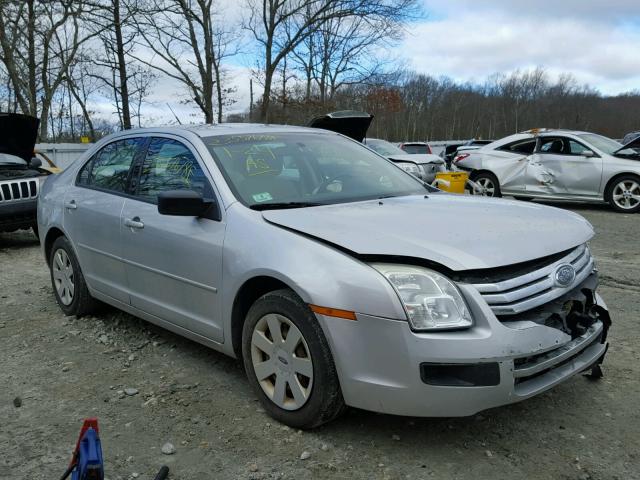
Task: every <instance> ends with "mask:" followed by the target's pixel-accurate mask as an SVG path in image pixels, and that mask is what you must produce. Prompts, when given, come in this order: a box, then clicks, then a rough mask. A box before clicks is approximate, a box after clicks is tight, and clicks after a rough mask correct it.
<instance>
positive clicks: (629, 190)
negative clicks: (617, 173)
mask: <svg viewBox="0 0 640 480" xmlns="http://www.w3.org/2000/svg"><path fill="white" fill-rule="evenodd" d="M605 200H606V201H607V202H609V205H611V207H612V208H613V209H614V210H615V211H617V212H622V213H635V212H638V211H640V177H636V176H635V175H623V176H622V177H619V178H617V179H616V180H615V181H614V183H613V185H612V186H611V188H609V189H608V192H607V198H606V199H605Z"/></svg>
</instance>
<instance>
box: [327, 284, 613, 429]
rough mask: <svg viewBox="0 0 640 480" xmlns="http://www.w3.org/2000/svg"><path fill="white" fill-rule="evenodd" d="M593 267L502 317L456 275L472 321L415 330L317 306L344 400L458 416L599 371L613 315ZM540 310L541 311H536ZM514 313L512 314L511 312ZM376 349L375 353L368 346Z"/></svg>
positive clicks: (357, 404)
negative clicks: (553, 295)
mask: <svg viewBox="0 0 640 480" xmlns="http://www.w3.org/2000/svg"><path fill="white" fill-rule="evenodd" d="M596 286H597V275H596V274H595V273H594V274H593V275H591V276H590V277H589V278H588V279H587V280H586V281H584V282H583V283H581V284H580V285H579V286H578V287H576V288H575V289H573V290H571V291H570V292H568V293H567V294H566V295H564V296H562V297H560V298H558V299H557V300H556V301H554V302H550V304H547V305H545V306H544V308H543V309H541V310H540V311H536V312H525V313H526V314H523V315H517V316H511V317H510V321H504V320H502V319H500V318H498V317H496V316H495V315H494V313H493V312H492V310H491V308H490V307H489V306H488V305H487V304H486V302H484V301H483V299H482V297H481V295H480V294H479V293H478V291H477V290H475V289H474V288H473V287H472V286H471V285H461V286H460V288H461V290H462V291H463V294H464V296H465V298H466V299H467V300H468V302H469V307H470V308H471V310H472V313H473V316H474V319H476V324H475V325H474V327H473V328H471V329H468V330H463V331H452V332H438V333H417V332H413V331H411V329H410V328H409V326H408V323H407V322H405V321H398V320H390V319H386V318H380V317H375V316H369V315H358V321H357V322H344V321H342V320H340V319H335V318H331V317H324V316H322V315H319V316H318V317H319V320H320V323H321V325H322V326H323V329H324V331H325V334H326V335H327V338H328V339H329V342H330V344H331V348H332V349H333V350H334V351H338V354H337V355H335V356H334V358H346V359H348V361H345V362H338V363H337V365H336V367H337V369H338V374H339V376H340V378H341V385H342V386H343V395H344V398H345V401H346V403H347V404H348V405H351V406H354V407H358V408H363V409H366V410H373V411H377V412H383V413H389V414H397V415H410V416H431V417H458V416H468V415H473V414H475V413H477V412H479V411H482V410H486V409H488V408H493V407H497V406H501V405H506V404H510V403H515V402H519V401H521V400H524V399H527V398H530V397H532V396H535V395H537V394H540V393H542V392H544V391H546V390H548V389H550V388H552V387H554V386H556V385H558V384H560V383H562V382H564V381H566V380H568V379H569V378H571V377H572V376H574V375H578V374H580V373H583V372H587V371H592V372H594V374H595V375H593V376H595V377H597V376H598V375H597V373H598V372H599V365H600V363H602V361H603V359H604V356H605V354H606V352H607V348H608V344H607V342H606V338H607V332H608V330H609V327H610V325H611V319H610V316H609V313H608V310H607V307H606V305H605V303H604V302H603V300H602V299H601V298H600V296H599V295H598V294H597V293H595V288H596ZM543 310H544V312H545V313H546V315H543V314H542V311H543ZM514 317H515V318H514ZM372 352H375V355H374V354H372Z"/></svg>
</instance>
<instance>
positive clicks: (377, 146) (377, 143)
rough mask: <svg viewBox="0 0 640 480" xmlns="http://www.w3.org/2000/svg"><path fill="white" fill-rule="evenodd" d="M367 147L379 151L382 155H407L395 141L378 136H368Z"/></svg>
mask: <svg viewBox="0 0 640 480" xmlns="http://www.w3.org/2000/svg"><path fill="white" fill-rule="evenodd" d="M366 145H367V147H369V148H370V149H371V150H373V151H374V152H378V153H379V154H380V155H383V156H385V157H390V156H391V155H406V154H407V152H405V151H404V150H402V149H401V148H400V147H396V146H395V145H394V144H393V143H389V142H387V141H386V140H378V139H376V138H367V141H366Z"/></svg>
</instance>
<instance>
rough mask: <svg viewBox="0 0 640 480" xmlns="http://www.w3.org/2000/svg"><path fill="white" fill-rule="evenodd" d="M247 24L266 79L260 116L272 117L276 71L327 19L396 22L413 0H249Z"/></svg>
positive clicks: (405, 15) (267, 119)
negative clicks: (270, 112) (272, 91)
mask: <svg viewBox="0 0 640 480" xmlns="http://www.w3.org/2000/svg"><path fill="white" fill-rule="evenodd" d="M246 1H247V11H248V14H247V18H246V20H245V22H244V27H245V28H246V29H247V30H248V31H249V32H250V33H251V35H252V36H253V38H254V40H255V42H256V43H257V45H258V46H259V49H260V59H259V67H260V69H261V71H262V78H263V80H264V92H263V95H262V102H261V105H260V116H261V119H262V120H263V121H269V105H270V101H271V89H272V85H273V79H274V75H275V74H276V71H277V69H278V66H279V65H280V63H281V62H282V61H283V60H284V58H285V57H288V56H290V55H291V54H292V53H293V51H294V50H295V49H296V48H297V47H298V46H300V45H301V44H303V43H304V42H305V40H307V39H308V38H309V36H311V35H313V34H314V33H315V32H317V31H319V30H320V29H321V28H323V27H324V26H325V25H326V24H327V23H328V22H330V21H331V20H335V19H340V18H356V17H361V18H366V19H368V20H367V21H370V22H371V23H372V24H376V23H378V22H379V21H381V19H387V21H391V22H395V21H396V20H395V19H398V18H406V17H407V15H408V11H409V10H407V8H405V7H409V6H410V7H411V8H413V6H415V5H416V2H415V1H414V0H246Z"/></svg>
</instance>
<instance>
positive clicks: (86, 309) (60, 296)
mask: <svg viewBox="0 0 640 480" xmlns="http://www.w3.org/2000/svg"><path fill="white" fill-rule="evenodd" d="M49 268H50V269H51V284H52V285H53V293H54V295H55V297H56V301H57V302H58V305H59V306H60V308H61V309H62V311H63V312H64V314H65V315H75V316H77V317H81V316H83V315H86V314H88V313H91V312H93V311H94V310H95V309H96V307H97V306H98V305H99V303H98V301H97V300H95V299H94V298H93V297H92V296H91V294H90V293H89V289H88V288H87V284H86V283H85V281H84V276H83V275H82V271H81V270H80V264H79V263H78V259H77V258H76V255H75V253H74V252H73V248H72V247H71V243H69V240H67V239H66V238H65V237H58V238H57V239H56V241H55V242H53V246H52V248H51V254H50V257H49Z"/></svg>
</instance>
